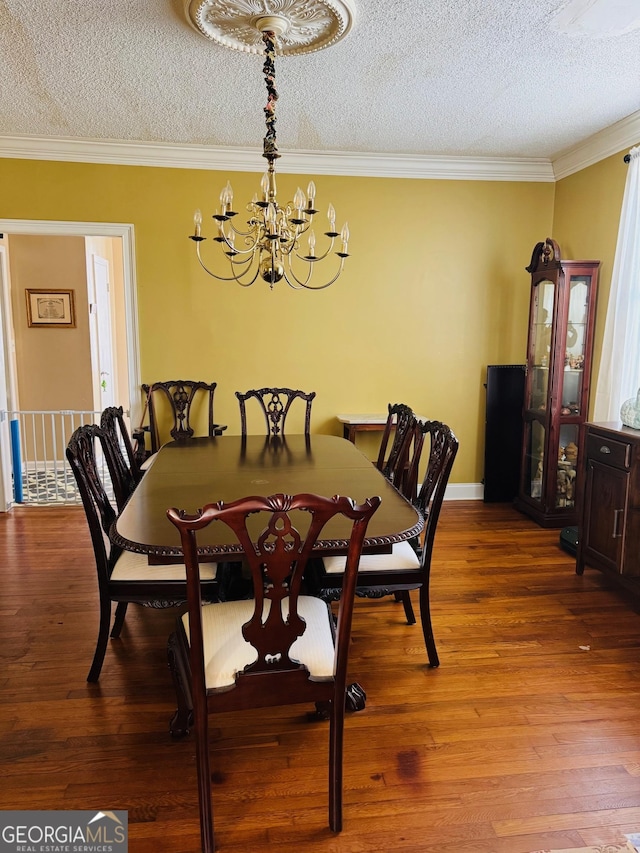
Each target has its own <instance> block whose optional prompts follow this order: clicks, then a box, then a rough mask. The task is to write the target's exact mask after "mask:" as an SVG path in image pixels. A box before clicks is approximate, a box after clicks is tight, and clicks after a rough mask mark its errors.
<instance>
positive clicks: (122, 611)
mask: <svg viewBox="0 0 640 853" xmlns="http://www.w3.org/2000/svg"><path fill="white" fill-rule="evenodd" d="M128 604H129V602H128V601H119V602H118V606H117V607H116V615H115V619H114V620H113V628H112V629H111V637H112V638H113V639H114V640H117V639H118V637H119V636H120V631H122V626H123V625H124V617H125V616H126V615H127V605H128Z"/></svg>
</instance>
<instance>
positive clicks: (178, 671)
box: [167, 632, 193, 738]
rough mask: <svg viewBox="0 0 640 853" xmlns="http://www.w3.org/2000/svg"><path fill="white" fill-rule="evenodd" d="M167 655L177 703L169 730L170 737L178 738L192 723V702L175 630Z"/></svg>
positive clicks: (184, 733)
mask: <svg viewBox="0 0 640 853" xmlns="http://www.w3.org/2000/svg"><path fill="white" fill-rule="evenodd" d="M167 657H168V659H169V669H170V670H171V678H172V681H173V686H174V688H175V691H176V701H177V705H178V708H177V710H176V712H175V714H174V715H173V717H172V718H171V722H170V723H169V731H170V732H171V736H172V737H174V738H180V737H185V736H186V735H188V734H189V732H190V730H191V727H192V725H193V702H192V700H191V691H190V690H189V687H188V683H187V680H186V674H185V672H184V666H183V662H182V656H181V654H180V650H179V648H178V637H177V635H176V634H175V632H174V633H173V634H171V636H170V637H169V643H168V646H167Z"/></svg>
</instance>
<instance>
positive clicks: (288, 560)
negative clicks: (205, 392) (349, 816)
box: [167, 494, 380, 853]
mask: <svg viewBox="0 0 640 853" xmlns="http://www.w3.org/2000/svg"><path fill="white" fill-rule="evenodd" d="M379 505H380V498H379V497H372V498H369V499H368V500H366V501H365V502H364V503H363V504H362V505H359V506H358V505H356V504H354V502H353V501H352V500H351V499H350V498H346V497H334V498H326V497H321V496H319V495H311V494H300V495H295V496H291V495H272V496H271V497H248V498H243V499H240V500H237V501H234V502H233V503H229V504H226V505H225V504H222V503H217V504H209V505H208V506H205V507H204V509H202V510H201V511H199V512H198V513H197V514H196V515H193V516H192V515H187V514H185V513H184V512H182V511H178V510H177V509H170V510H168V512H167V515H168V517H169V519H170V520H171V521H172V522H173V524H174V525H175V526H176V527H177V528H178V530H179V532H180V536H181V541H182V549H183V552H184V557H185V565H186V567H187V600H188V613H187V614H185V616H184V617H182V618H181V619H178V623H177V630H176V633H175V634H173V635H172V636H171V638H170V642H169V662H170V666H171V671H172V674H173V678H174V685H175V687H176V695H177V700H178V711H177V713H176V717H174V721H173V722H174V724H173V725H172V731H173V733H174V734H183V733H185V732H186V731H188V726H189V721H190V719H191V715H192V714H193V721H194V725H195V729H196V758H197V768H198V790H199V803H200V822H201V832H202V849H203V851H204V853H213V850H214V835H213V812H212V808H211V773H210V769H209V741H208V714H210V713H213V712H218V711H235V710H239V709H246V708H255V707H267V706H273V705H289V704H296V703H303V702H304V703H307V702H310V703H311V702H316V703H323V705H326V706H327V707H328V709H329V719H330V735H329V737H330V745H329V824H330V827H331V829H332V830H333V831H335V832H337V831H339V830H340V829H341V828H342V740H343V729H344V710H345V690H346V678H347V657H348V649H349V638H350V634H351V620H352V612H353V600H354V595H355V588H356V576H357V571H358V561H359V559H360V554H361V551H362V545H363V542H364V537H365V533H366V529H367V525H368V523H369V519H370V518H371V516H372V515H373V513H374V512H375V511H376V509H377V508H378V506H379ZM336 516H342V517H343V518H345V519H348V520H349V521H350V522H351V524H349V525H348V526H347V528H346V529H348V530H349V531H350V535H349V537H348V540H345V542H344V546H345V549H348V552H347V558H346V566H345V574H344V583H343V588H342V594H341V597H340V605H339V610H338V621H337V626H336V627H335V630H334V623H333V618H332V615H331V611H330V609H329V607H328V606H327V604H326V603H325V602H323V601H321V600H320V599H319V598H314V597H312V596H308V595H302V594H301V592H300V589H301V582H302V578H303V575H304V571H305V568H306V566H307V562H308V560H309V558H310V556H311V553H312V550H313V547H314V545H315V543H316V541H317V540H318V538H319V537H320V535H321V533H322V530H323V529H324V527H325V526H326V524H327V523H328V522H329V521H331V520H332V519H333V518H334V517H336ZM213 522H222V523H225V524H227V525H228V526H229V527H230V528H231V530H233V532H234V534H235V536H236V537H237V539H238V541H239V543H240V544H241V545H242V548H243V551H244V555H245V560H246V562H247V564H248V566H249V568H250V571H251V577H252V580H253V589H254V597H253V600H249V601H247V600H244V601H225V602H218V603H215V604H208V605H205V606H202V602H201V598H202V596H201V590H200V576H199V565H198V552H197V532H198V531H200V530H202V529H203V528H204V527H207V526H208V525H209V524H211V523H213Z"/></svg>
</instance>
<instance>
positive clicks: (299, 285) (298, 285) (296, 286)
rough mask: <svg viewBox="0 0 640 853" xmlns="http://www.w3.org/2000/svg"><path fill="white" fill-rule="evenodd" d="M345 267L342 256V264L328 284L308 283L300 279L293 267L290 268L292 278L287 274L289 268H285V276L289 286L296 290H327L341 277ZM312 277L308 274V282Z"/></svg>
mask: <svg viewBox="0 0 640 853" xmlns="http://www.w3.org/2000/svg"><path fill="white" fill-rule="evenodd" d="M343 267H344V258H341V259H340V266H339V267H338V272H337V273H336V274H335V275H334V277H333V278H332V279H330V281H328V282H326V284H319V285H317V286H315V285H312V284H307V283H305V282H303V281H300V279H299V278H298V277H297V276H296V274H295V273H294V271H293V270H292V269H291V268H290V269H289V270H288V272H289V274H290V276H291V278H290V277H289V275H287V270H285V272H284V275H283V278H284V280H285V281H286V282H287V284H288V285H289V287H291V288H293V289H294V290H325V289H326V288H327V287H331V285H332V284H333V283H334V282H335V281H337V280H338V278H339V277H340V274H341V273H342V268H343ZM310 278H311V276H310V275H309V276H307V282H308V281H309V279H310ZM291 279H293V281H295V282H296V283H295V284H293V283H292V280H291Z"/></svg>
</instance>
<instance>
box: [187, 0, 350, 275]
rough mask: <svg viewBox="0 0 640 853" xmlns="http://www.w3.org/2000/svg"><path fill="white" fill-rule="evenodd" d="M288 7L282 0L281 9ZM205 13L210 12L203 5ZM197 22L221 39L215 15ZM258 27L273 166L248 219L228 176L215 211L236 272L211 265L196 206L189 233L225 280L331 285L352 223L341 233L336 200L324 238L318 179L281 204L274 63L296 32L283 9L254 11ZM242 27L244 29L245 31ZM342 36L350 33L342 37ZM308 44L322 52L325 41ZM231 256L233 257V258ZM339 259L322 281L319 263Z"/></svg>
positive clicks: (267, 151) (219, 238)
mask: <svg viewBox="0 0 640 853" xmlns="http://www.w3.org/2000/svg"><path fill="white" fill-rule="evenodd" d="M199 2H200V0H199ZM291 2H293V0H291ZM260 5H261V6H262V8H263V10H266V11H268V8H267V2H266V0H261V3H260ZM200 6H202V3H200ZM281 8H282V0H280V8H279V11H281ZM198 11H199V12H200V13H202V9H201V8H200V7H199V9H198ZM203 21H204V23H203ZM194 23H196V24H197V25H198V28H199V29H201V31H202V32H203V34H204V35H207V36H208V37H210V38H211V37H217V36H212V35H211V33H210V32H206V31H205V28H204V26H205V23H209V24H210V23H211V16H210V17H209V20H208V21H206V19H205V17H203V15H202V14H200V15H199V17H198V16H196V17H194ZM250 24H251V26H252V27H253V29H254V32H257V33H258V34H259V36H260V37H261V40H262V42H263V46H262V48H261V49H260V50H259V52H260V53H263V54H264V57H265V59H264V65H263V69H262V70H263V73H264V79H265V83H266V88H267V104H266V106H265V107H264V114H265V123H266V134H265V137H264V142H263V153H262V156H263V157H264V158H265V159H266V160H267V164H268V167H267V171H266V172H265V173H264V175H263V177H262V181H261V183H260V193H256V194H254V196H253V199H252V200H251V201H250V202H249V203H248V204H247V205H246V211H247V214H246V215H245V216H240V215H239V213H238V211H237V210H234V204H233V190H232V188H231V184H230V183H229V182H228V181H227V184H226V186H225V187H224V188H223V189H222V192H221V193H220V208H219V209H218V210H216V212H215V213H214V214H213V216H212V218H213V220H214V234H213V237H212V239H213V241H214V242H216V243H218V244H219V246H220V249H221V250H222V251H221V255H220V260H222V262H223V264H227V265H228V266H227V273H228V274H226V275H225V274H222V273H218V272H214V271H213V269H211V268H210V267H209V266H208V264H207V263H205V260H204V258H203V254H202V249H201V246H202V243H203V241H205V239H206V237H204V236H203V234H202V213H201V211H200V210H196V212H195V214H194V218H193V219H194V231H193V234H191V235H189V237H190V239H191V240H193V241H194V243H195V247H196V254H197V257H198V261H199V262H200V265H201V266H202V268H203V269H204V270H205V271H206V272H207V273H208V274H209V275H210V276H212V277H213V278H216V279H218V280H220V281H235V282H237V283H238V284H239V285H241V286H242V287H250V286H251V285H252V284H254V283H255V282H256V281H257V280H258V279H262V280H263V281H265V282H267V284H268V285H269V287H270V288H271V289H273V287H274V285H275V284H277V283H278V282H279V281H285V282H286V283H287V284H288V285H289V287H292V288H294V289H295V290H302V289H307V290H324V288H326V287H329V286H330V285H332V284H333V283H334V282H335V281H336V280H337V279H338V277H339V276H340V274H341V273H342V270H343V268H344V262H345V259H346V258H348V257H349V255H348V252H347V249H348V245H349V226H348V225H347V223H346V222H345V223H344V225H343V226H342V228H341V230H339V231H338V230H336V212H335V209H334V207H333V205H332V204H329V206H328V210H327V220H326V224H325V226H324V228H325V230H324V231H322V236H321V237H318V236H317V235H316V230H315V229H314V217H315V216H316V214H317V213H318V210H317V208H316V187H315V184H314V182H313V181H311V182H310V183H309V185H308V187H307V192H306V194H305V193H304V192H303V191H302V190H301V189H300V187H298V189H297V190H296V192H295V194H294V196H293V200H292V201H289V202H287V203H286V204H284V205H281V204H280V203H279V202H278V198H277V187H276V169H275V162H276V160H277V159H278V158H279V157H280V154H279V152H278V146H277V142H276V129H275V125H276V102H277V100H278V93H277V91H276V86H275V82H276V81H275V61H274V60H275V54H276V49H277V42H276V40H277V39H278V38H279V37H280V36H282V35H283V34H284V33H287V32H288V31H289V35H290V36H291V32H292V30H291V22H290V21H289V20H287V19H286V18H285V17H284V16H283V15H281V14H274V15H260V16H257V17H256V16H254V17H253V18H252V19H251V21H250ZM307 29H308V28H307ZM235 32H236V33H237V29H236V30H235ZM342 34H344V33H341V34H340V35H342ZM218 40H220V41H223V43H224V44H225V45H226V46H231V47H236V46H237V45H234V44H229V40H228V39H224V40H222V39H218ZM334 40H335V38H334ZM329 43H332V42H329ZM320 46H321V47H322V46H325V45H324V44H322V45H320ZM242 49H245V50H246V49H247V48H246V47H243V48H242ZM307 49H318V46H315V47H312V48H307ZM252 52H258V49H256V48H255V47H254V48H253V49H252ZM290 52H303V50H302V49H301V48H300V45H299V44H298V45H296V50H292V51H290ZM236 217H237V218H236ZM242 220H244V221H242ZM321 227H322V226H321ZM223 256H226V261H225V260H224V257H223ZM332 259H333V266H332V268H331V269H330V270H329V272H328V273H327V274H326V275H325V276H324V277H323V278H322V279H321V280H319V281H318V279H319V273H316V272H315V270H316V267H317V266H318V264H319V263H320V262H321V261H326V262H327V263H326V264H325V266H326V267H328V264H329V262H330V261H331V260H332ZM314 274H315V277H314Z"/></svg>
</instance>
